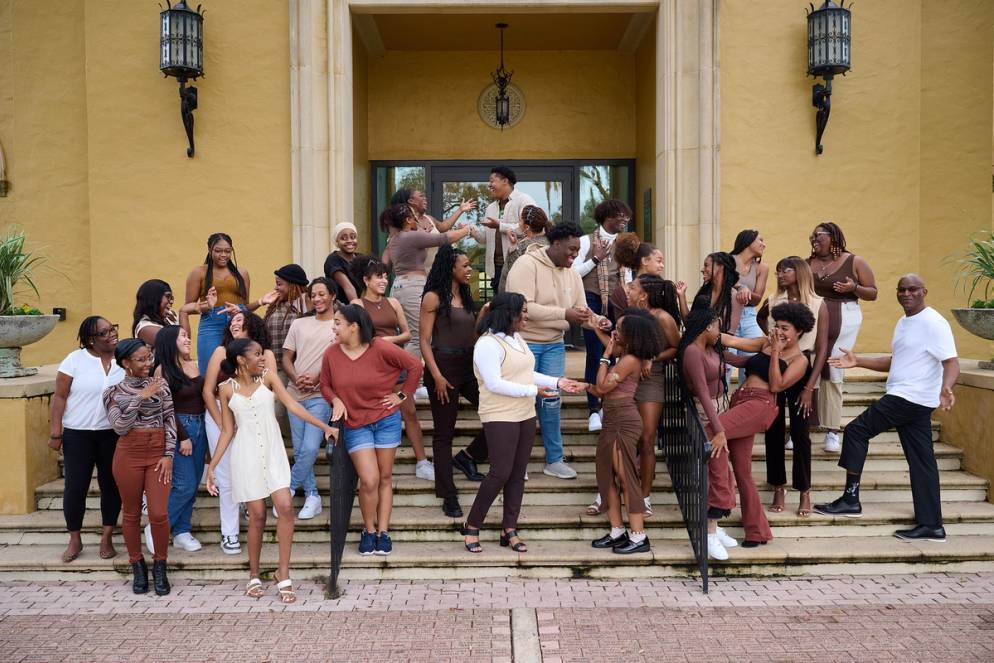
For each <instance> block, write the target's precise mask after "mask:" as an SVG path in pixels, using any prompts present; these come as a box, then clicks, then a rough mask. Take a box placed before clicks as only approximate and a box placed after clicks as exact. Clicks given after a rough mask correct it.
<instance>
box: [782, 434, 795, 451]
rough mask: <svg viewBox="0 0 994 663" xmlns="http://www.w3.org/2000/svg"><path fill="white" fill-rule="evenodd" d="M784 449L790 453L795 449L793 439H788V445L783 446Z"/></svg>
mask: <svg viewBox="0 0 994 663" xmlns="http://www.w3.org/2000/svg"><path fill="white" fill-rule="evenodd" d="M783 448H784V449H786V450H787V451H790V450H791V449H793V448H794V440H793V438H791V437H789V436H788V437H787V443H786V444H784V445H783Z"/></svg>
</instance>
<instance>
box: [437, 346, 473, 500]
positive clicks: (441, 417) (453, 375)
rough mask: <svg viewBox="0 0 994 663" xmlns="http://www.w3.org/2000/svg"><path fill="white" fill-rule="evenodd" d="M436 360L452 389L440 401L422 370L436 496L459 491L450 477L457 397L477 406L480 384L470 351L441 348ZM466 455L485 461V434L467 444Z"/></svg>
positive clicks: (457, 416)
mask: <svg viewBox="0 0 994 663" xmlns="http://www.w3.org/2000/svg"><path fill="white" fill-rule="evenodd" d="M434 355H435V363H436V364H438V370H439V371H441V373H442V377H444V378H445V379H446V380H447V381H448V382H449V384H451V385H452V389H449V390H448V391H449V394H448V395H449V400H448V402H447V403H442V402H440V401H439V400H438V394H437V393H436V392H435V379H434V378H433V377H432V375H431V372H430V371H425V377H424V381H425V388H426V389H428V402H429V403H430V404H431V418H432V420H433V421H434V424H435V432H434V433H433V434H432V436H431V450H432V457H433V462H434V463H435V497H442V498H445V497H452V496H455V495H457V494H458V491H456V484H455V481H454V480H453V479H452V440H453V439H454V438H455V434H456V420H458V419H459V397H460V396H462V397H463V398H465V399H466V400H467V401H469V402H470V404H472V405H473V407H479V406H480V387H479V383H477V381H476V376H475V375H474V374H473V355H472V351H470V352H467V353H466V354H463V355H450V354H446V353H445V352H444V351H441V350H439V351H437V352H435V353H434ZM466 453H467V454H469V457H470V458H472V459H473V460H474V461H476V462H478V463H482V462H484V461H486V460H487V436H486V433H485V432H482V431H481V432H480V434H479V435H477V436H476V437H475V438H473V441H472V442H470V443H469V446H467V447H466Z"/></svg>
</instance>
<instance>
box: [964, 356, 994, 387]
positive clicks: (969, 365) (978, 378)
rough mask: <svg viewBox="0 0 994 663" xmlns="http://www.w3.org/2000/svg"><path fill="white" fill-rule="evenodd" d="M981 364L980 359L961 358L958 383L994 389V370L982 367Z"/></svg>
mask: <svg viewBox="0 0 994 663" xmlns="http://www.w3.org/2000/svg"><path fill="white" fill-rule="evenodd" d="M979 364H980V360H979V359H960V360H959V366H960V374H959V380H957V381H956V384H962V385H965V386H968V387H977V388H978V389H991V390H994V371H988V370H985V369H982V368H980V367H979Z"/></svg>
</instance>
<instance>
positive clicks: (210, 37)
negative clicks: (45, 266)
mask: <svg viewBox="0 0 994 663" xmlns="http://www.w3.org/2000/svg"><path fill="white" fill-rule="evenodd" d="M11 7H13V21H12V24H11V25H12V34H13V42H14V46H13V49H12V50H13V53H14V58H13V63H12V69H13V75H12V76H11V74H10V73H9V69H10V68H11V65H9V64H7V61H6V60H4V59H0V71H4V72H5V73H3V74H0V76H4V75H6V76H8V77H10V79H12V85H11V87H12V89H13V108H14V117H15V120H14V130H13V136H14V140H13V141H12V143H13V144H12V145H11V146H10V148H9V149H10V151H11V154H10V157H11V166H12V168H11V173H10V179H11V181H12V183H13V186H14V187H15V191H16V193H15V197H14V199H13V201H12V202H13V205H11V199H10V198H8V199H0V201H4V202H3V203H0V204H3V205H6V206H7V207H10V208H12V209H13V212H12V213H9V212H7V211H6V208H4V207H0V209H3V210H5V211H3V212H0V213H3V214H4V217H3V223H4V224H6V223H7V222H8V219H9V220H10V221H16V222H17V223H18V224H19V225H21V226H22V227H24V228H25V230H27V231H28V233H29V234H30V237H31V238H32V240H33V241H34V242H36V243H37V244H44V245H47V246H48V253H49V254H50V255H52V256H53V258H54V260H53V264H55V265H56V266H58V267H59V268H60V269H61V270H62V271H63V272H65V273H66V274H67V276H68V279H69V280H68V281H66V280H61V279H58V278H57V277H54V276H47V275H43V276H42V279H41V282H40V284H39V285H40V286H41V287H42V290H43V297H42V308H46V309H48V308H51V307H52V306H66V307H68V309H69V313H70V317H69V321H68V322H67V323H63V324H62V325H60V327H59V332H58V333H56V334H53V335H52V336H51V337H49V338H48V339H46V340H44V341H42V342H40V343H38V344H37V345H34V346H31V347H29V348H28V349H26V350H25V352H24V357H25V361H26V362H34V363H38V362H50V361H55V360H57V359H58V358H60V357H62V356H63V355H64V354H65V353H66V352H67V351H68V350H70V349H71V348H72V347H73V342H72V340H71V338H72V336H74V335H75V330H76V328H77V326H78V324H79V322H80V320H81V319H82V318H83V317H84V316H85V315H87V314H89V313H90V312H91V311H93V312H98V313H100V314H102V315H105V316H107V317H108V318H110V319H112V320H113V321H114V322H118V323H120V324H121V326H122V336H123V335H125V334H124V328H125V327H127V328H128V335H130V323H131V310H132V308H133V307H134V293H135V290H136V289H137V286H138V285H139V284H140V283H141V282H142V281H143V280H145V279H148V278H162V279H165V280H166V281H168V282H169V283H170V284H171V285H172V286H173V288H174V290H175V291H176V292H177V295H178V299H182V293H183V284H184V281H185V278H186V274H187V273H188V272H189V270H190V269H191V268H192V267H193V266H194V265H196V264H198V263H200V262H202V261H203V259H204V256H205V254H206V239H207V236H208V235H209V234H210V233H212V232H216V231H224V232H227V233H229V234H230V235H231V236H232V237H233V238H234V242H235V250H236V253H237V258H238V263H239V265H241V266H243V267H246V268H247V269H248V270H249V272H250V274H251V275H252V279H253V287H252V294H253V295H255V296H258V295H260V294H262V293H263V292H264V291H265V290H268V289H269V288H271V287H272V278H273V277H272V270H273V269H274V268H275V267H277V266H279V265H280V264H284V263H286V262H289V261H290V258H291V245H290V237H291V235H290V228H291V219H290V153H289V145H290V128H289V126H290V125H289V123H290V114H289V108H290V100H289V93H290V89H289V39H290V32H289V12H288V10H287V8H286V6H285V4H284V3H278V2H277V3H261V4H254V5H253V7H252V10H251V11H246V10H245V5H244V3H242V2H236V1H235V0H214V1H213V2H211V3H210V6H209V11H208V13H207V18H206V20H205V23H204V34H205V48H204V54H205V71H206V78H204V79H201V80H200V81H198V82H197V87H198V89H199V94H200V98H199V109H198V110H197V111H196V112H195V122H196V128H195V138H196V140H197V155H196V157H195V158H193V159H188V158H187V156H186V149H185V148H186V137H185V134H184V132H183V125H182V122H181V120H180V113H179V97H178V92H177V90H178V85H177V83H176V81H175V80H173V79H168V80H164V79H163V77H162V75H161V74H160V73H159V71H158V30H157V20H158V15H157V14H158V11H159V8H158V7H157V6H156V5H155V3H151V4H149V3H144V2H124V3H122V2H113V1H111V0H87V1H86V2H85V3H84V2H83V1H82V0H38V1H36V2H11V0H0V16H3V15H4V13H7V14H8V15H9V14H10V12H11ZM10 79H8V80H10ZM0 80H2V79H0ZM3 87H4V88H7V87H8V86H6V85H4V86H3ZM0 98H2V97H0ZM6 115H7V114H6V113H4V112H3V111H0V118H4V117H5V116H6ZM0 121H2V120H0ZM3 130H4V129H3V125H2V124H0V131H3ZM6 135H7V133H6V131H5V132H4V134H0V139H4V138H6ZM5 147H7V145H6V143H5ZM91 274H92V278H91Z"/></svg>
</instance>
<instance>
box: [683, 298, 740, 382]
mask: <svg viewBox="0 0 994 663" xmlns="http://www.w3.org/2000/svg"><path fill="white" fill-rule="evenodd" d="M720 319H721V316H720V315H719V314H718V312H717V311H715V310H714V309H713V308H711V307H709V306H701V307H698V308H695V309H694V310H692V311H691V312H690V313H689V314H687V319H686V320H684V328H683V336H681V337H680V342H679V343H678V344H677V346H676V367H677V371H676V372H677V379H678V380H679V381H680V386H681V387H682V388H683V390H684V392H685V393H687V394H690V388H689V386H688V385H687V379H686V378H685V377H684V372H683V355H684V352H685V351H686V350H687V348H688V347H690V345H691V344H692V343H693V342H694V341H696V340H697V337H698V336H700V335H701V334H703V333H704V332H705V331H706V330H707V328H708V327H709V326H710V325H711V323H712V322H714V321H715V320H720ZM714 351H715V352H717V353H718V357H719V358H720V363H719V369H718V375H719V376H720V382H721V389H722V392H723V394H724V396H725V397H727V396H728V384H727V383H726V382H725V355H724V351H725V348H724V347H723V346H722V344H721V337H718V341H717V343H715V346H714Z"/></svg>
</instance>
